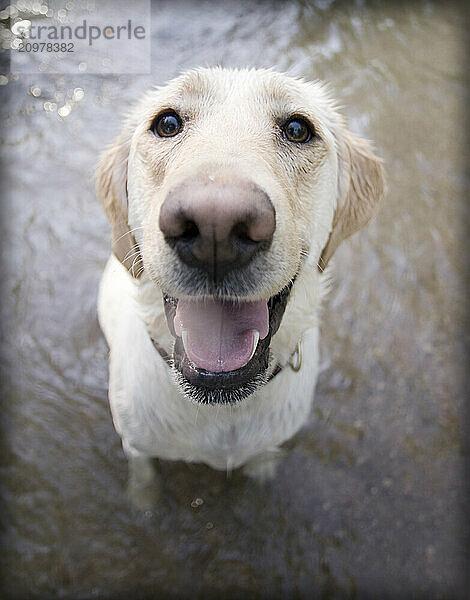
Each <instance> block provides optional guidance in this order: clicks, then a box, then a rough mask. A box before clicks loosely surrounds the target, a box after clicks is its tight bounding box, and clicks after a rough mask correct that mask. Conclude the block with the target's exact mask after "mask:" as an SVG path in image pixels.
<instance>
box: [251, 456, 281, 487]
mask: <svg viewBox="0 0 470 600" xmlns="http://www.w3.org/2000/svg"><path fill="white" fill-rule="evenodd" d="M283 455H284V452H283V451H282V450H281V449H280V448H275V449H273V450H269V451H266V452H263V453H262V454H258V455H256V456H254V457H253V458H251V459H250V460H249V461H248V462H247V463H246V464H245V465H244V466H243V473H244V474H245V475H246V476H247V477H249V478H250V479H253V480H254V481H256V482H257V483H259V484H262V485H263V484H266V483H268V482H270V481H272V480H273V479H274V477H275V475H276V470H277V467H278V465H279V463H280V461H281V460H282V457H283Z"/></svg>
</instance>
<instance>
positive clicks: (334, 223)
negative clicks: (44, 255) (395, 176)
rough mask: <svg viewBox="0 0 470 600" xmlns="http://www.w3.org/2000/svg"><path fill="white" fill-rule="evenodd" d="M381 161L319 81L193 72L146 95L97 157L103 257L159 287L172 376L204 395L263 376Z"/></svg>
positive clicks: (254, 383)
mask: <svg viewBox="0 0 470 600" xmlns="http://www.w3.org/2000/svg"><path fill="white" fill-rule="evenodd" d="M383 188H384V182H383V171H382V166H381V161H380V159H378V158H377V157H376V156H374V154H373V152H372V150H371V148H370V146H369V144H368V143H367V142H366V141H364V140H362V139H360V138H358V137H356V136H355V135H353V134H352V133H351V132H349V131H348V130H347V129H346V127H345V125H344V122H343V119H342V118H341V116H340V115H339V114H338V112H337V111H336V110H335V107H334V105H333V103H332V102H331V100H330V99H329V98H328V97H327V95H326V93H325V89H324V86H322V85H321V84H319V83H306V82H304V81H300V80H298V79H293V78H290V77H287V76H285V75H281V74H279V73H275V72H273V71H270V70H241V71H237V70H227V69H221V68H215V69H198V70H194V71H190V72H188V73H185V74H184V75H182V76H180V77H178V78H176V79H174V80H173V81H171V82H170V83H169V84H168V85H167V86H165V87H161V88H157V89H156V90H154V91H151V92H149V93H148V94H147V95H145V97H144V98H143V99H142V100H141V101H140V102H139V104H138V105H137V106H136V107H135V108H134V109H133V110H132V112H131V114H130V116H129V118H128V119H127V121H126V123H125V125H124V128H123V131H122V134H121V136H120V138H119V139H118V140H117V142H116V143H115V144H113V145H112V146H111V147H110V148H109V149H108V150H107V151H106V152H105V153H104V154H103V156H102V159H101V162H100V166H99V169H98V185H97V189H98V196H99V198H100V200H101V202H102V204H103V206H104V209H105V211H106V214H107V216H108V218H109V220H110V222H111V226H112V236H113V251H114V253H115V255H116V256H117V257H118V258H119V260H120V261H121V262H122V263H123V264H124V265H125V266H126V267H127V268H128V269H129V271H130V272H131V274H132V275H133V276H134V277H137V278H138V277H139V276H140V274H141V273H142V271H143V270H145V271H146V272H147V273H148V275H149V277H150V278H151V279H152V280H153V281H154V282H155V284H156V285H158V286H159V287H160V288H161V290H162V293H163V296H164V300H165V308H166V314H167V321H168V325H169V328H170V331H171V332H172V334H173V336H174V337H175V340H176V341H175V345H174V351H173V358H174V370H175V373H176V374H177V378H178V380H179V382H180V384H181V386H182V389H183V390H184V392H185V393H186V394H187V395H188V396H190V397H191V398H193V399H196V400H198V401H202V402H233V401H236V400H238V399H242V398H245V397H247V396H248V395H250V394H251V393H252V392H253V391H254V390H255V389H256V388H257V387H258V386H259V385H261V384H263V382H265V381H266V379H267V375H268V374H269V369H270V368H271V369H272V368H273V366H272V365H270V360H269V347H270V341H271V337H272V336H273V335H274V334H275V333H276V331H277V329H278V328H279V326H280V323H281V320H282V317H283V313H284V309H285V307H286V303H287V302H288V300H289V295H290V290H291V288H292V285H293V282H294V281H295V279H296V276H297V275H298V273H299V271H300V270H301V269H302V267H303V265H304V264H305V263H306V262H309V263H310V264H311V263H312V262H313V264H316V265H318V268H319V269H320V270H323V269H324V268H325V267H326V265H327V263H328V261H329V259H330V257H331V256H332V254H333V253H334V251H335V249H336V247H337V246H338V244H339V243H340V242H341V241H342V240H343V239H345V238H346V237H348V236H349V235H351V234H352V233H354V232H355V231H356V230H357V229H359V228H360V227H362V226H363V225H365V224H366V223H367V221H368V220H369V219H370V218H371V216H372V215H373V213H374V211H375V208H376V205H377V204H378V202H379V200H380V198H381V196H382V194H383Z"/></svg>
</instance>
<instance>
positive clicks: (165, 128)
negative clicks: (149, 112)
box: [150, 111, 183, 137]
mask: <svg viewBox="0 0 470 600" xmlns="http://www.w3.org/2000/svg"><path fill="white" fill-rule="evenodd" d="M182 125H183V124H182V122H181V119H180V117H179V116H178V115H177V114H176V113H175V112H174V111H166V112H164V113H162V114H160V115H157V116H156V117H155V119H154V121H153V123H152V125H151V127H150V130H151V131H153V133H154V134H155V135H158V136H159V137H173V136H174V135H176V134H177V133H179V132H180V131H181V128H182Z"/></svg>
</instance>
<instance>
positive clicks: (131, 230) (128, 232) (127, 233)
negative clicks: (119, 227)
mask: <svg viewBox="0 0 470 600" xmlns="http://www.w3.org/2000/svg"><path fill="white" fill-rule="evenodd" d="M139 229H143V226H142V225H141V226H139V227H134V228H133V229H129V230H128V231H125V232H124V233H123V234H122V235H120V236H119V237H118V238H116V239H115V240H114V243H117V242H119V241H120V240H122V239H123V238H125V237H126V235H132V234H133V233H134V231H137V230H139Z"/></svg>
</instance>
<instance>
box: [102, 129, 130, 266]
mask: <svg viewBox="0 0 470 600" xmlns="http://www.w3.org/2000/svg"><path fill="white" fill-rule="evenodd" d="M130 137H131V136H130V135H129V134H127V133H126V132H123V133H122V135H121V136H120V137H119V138H118V139H117V140H116V141H115V142H114V143H113V144H111V146H109V148H107V149H106V150H104V151H103V153H102V154H101V156H100V161H99V164H98V168H97V171H96V195H97V197H98V200H99V201H100V203H101V205H102V206H103V208H104V211H105V213H106V216H107V217H108V220H109V222H110V223H111V235H112V250H113V253H114V254H115V256H116V257H117V258H118V259H119V260H120V261H121V262H122V264H123V265H124V266H125V267H126V269H128V270H129V271H130V273H131V274H132V275H133V276H134V277H135V276H136V275H135V271H136V272H137V273H138V275H137V277H138V276H139V275H140V272H141V269H140V268H139V266H140V265H138V266H137V267H136V265H137V263H139V259H140V251H139V247H138V245H137V242H136V241H135V238H134V236H133V235H132V233H131V230H130V228H129V225H128V222H127V220H128V210H127V204H128V200H127V161H128V156H129V150H130Z"/></svg>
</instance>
